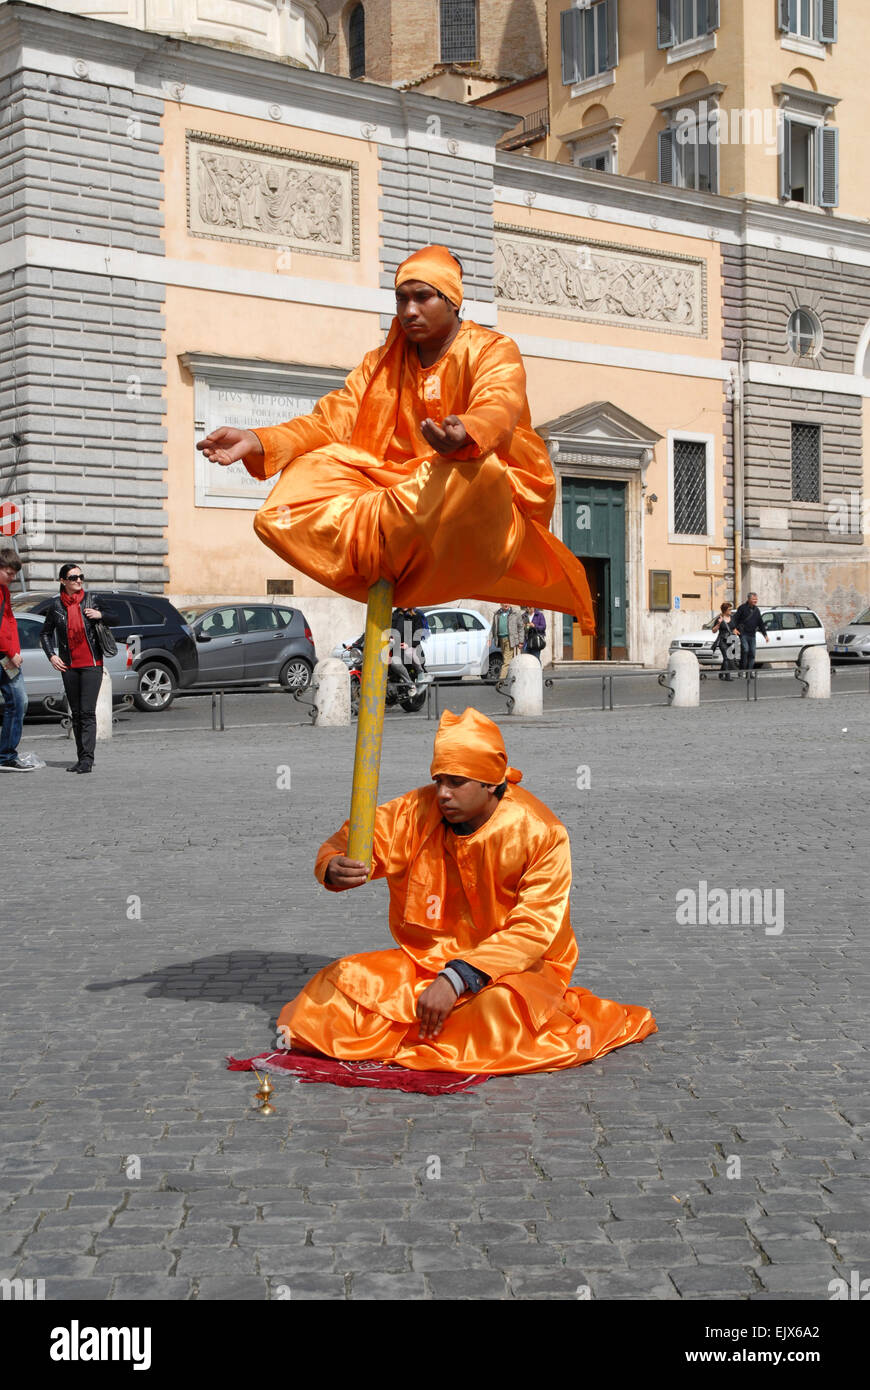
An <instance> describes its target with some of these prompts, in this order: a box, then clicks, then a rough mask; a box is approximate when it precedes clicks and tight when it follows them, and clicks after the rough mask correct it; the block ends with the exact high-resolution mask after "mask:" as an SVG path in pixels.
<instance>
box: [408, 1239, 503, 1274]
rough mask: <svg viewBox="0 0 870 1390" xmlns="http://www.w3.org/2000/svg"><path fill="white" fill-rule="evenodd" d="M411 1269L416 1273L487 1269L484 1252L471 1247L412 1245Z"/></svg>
mask: <svg viewBox="0 0 870 1390" xmlns="http://www.w3.org/2000/svg"><path fill="white" fill-rule="evenodd" d="M410 1258H411V1268H412V1269H414V1270H417V1271H418V1272H420V1271H423V1272H427V1273H428V1271H429V1270H433V1269H434V1270H442V1271H446V1270H449V1269H455V1270H468V1269H483V1270H485V1269H488V1268H489V1267H490V1266H489V1265H488V1263H487V1258H486V1255H485V1254H484V1252H483V1251H482V1250H480V1249H477V1248H476V1247H475V1246H473V1245H432V1246H426V1245H413V1246H411V1247H410Z"/></svg>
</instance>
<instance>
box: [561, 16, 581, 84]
mask: <svg viewBox="0 0 870 1390" xmlns="http://www.w3.org/2000/svg"><path fill="white" fill-rule="evenodd" d="M582 18H583V13H582V11H581V10H563V11H562V13H561V15H560V19H561V21H562V83H563V85H564V86H566V87H570V86H572V84H573V83H575V82H579V80H580V23H581V21H582Z"/></svg>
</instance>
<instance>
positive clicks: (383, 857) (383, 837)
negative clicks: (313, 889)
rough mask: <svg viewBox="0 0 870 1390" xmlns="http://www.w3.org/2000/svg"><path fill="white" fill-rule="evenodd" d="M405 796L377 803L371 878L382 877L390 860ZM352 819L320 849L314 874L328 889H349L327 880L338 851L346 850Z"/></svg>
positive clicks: (337, 890) (315, 862)
mask: <svg viewBox="0 0 870 1390" xmlns="http://www.w3.org/2000/svg"><path fill="white" fill-rule="evenodd" d="M406 800H407V798H406V797H402V796H400V797H397V798H396V799H395V801H387V802H385V803H384V805H383V806H378V808H377V810H376V811H375V833H374V840H373V843H372V871H371V874H370V875H369V878H370V879H372V878H383V877H384V875H385V873H386V871H387V865H388V863H389V860H390V852H391V848H392V844H393V837H394V835H395V833H396V825H397V823H398V819H399V815H400V812H401V808H402V806H403V805H404V803H405V802H406ZM349 827H350V821H349V820H346V821H345V823H344V825H343V826H342V827H341V829H340V830H336V832H335V834H334V835H330V837H329V839H328V840H325V841H324V842H323V844H322V845H321V846H320V849H319V850H318V851H317V858H316V859H315V861H314V877H315V878H316V879H317V880H318V882H320V883H322V884H323V886H324V888H325V889H326V890H327V892H329V893H338V892H346V891H347V890H346V889H338V888H333V887H332V886H331V885H330V884H329V883H326V882H325V878H326V870H327V867H328V865H329V861H330V859H332V858H333V856H334V855H336V854H347V840H348V830H349Z"/></svg>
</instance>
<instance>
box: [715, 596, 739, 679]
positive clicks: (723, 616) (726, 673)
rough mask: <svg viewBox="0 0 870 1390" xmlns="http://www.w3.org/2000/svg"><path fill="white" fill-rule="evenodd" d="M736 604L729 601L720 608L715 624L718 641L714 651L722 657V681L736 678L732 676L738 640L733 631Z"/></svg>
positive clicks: (720, 675) (720, 676)
mask: <svg viewBox="0 0 870 1390" xmlns="http://www.w3.org/2000/svg"><path fill="white" fill-rule="evenodd" d="M733 608H734V604H733V603H731V602H730V601H729V600H728V599H726V600H725V602H724V603H723V604H720V606H719V614H718V617H717V618H716V619H715V620H714V622H713V631H714V633H715V634H716V641H715V642H714V643H713V650H714V651H715V650H716V649H717V648H718V649H719V652H720V653H721V655H722V670H721V671H720V672H719V679H720V681H733V680H734V679H735V677H734V676H733V675H732V674H731V673H732V672H733V670H734V665H735V663H734V643H735V641H736V640H737V638H736V636H735V634H734V633H733V632H732V630H731V624H732V618H731V613H732V610H733Z"/></svg>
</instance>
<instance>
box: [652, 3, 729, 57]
mask: <svg viewBox="0 0 870 1390" xmlns="http://www.w3.org/2000/svg"><path fill="white" fill-rule="evenodd" d="M657 24H658V45H659V48H679V47H680V46H681V45H682V44H691V43H693V41H694V40H696V39H703V38H704V37H705V36H706V35H708V34H713V32H714V31H715V30H716V29H718V28H719V0H657ZM707 46H708V47H711V48H712V47H713V46H714V45H713V43H712V42H711V43H710V44H709V45H707ZM686 56H688V55H686Z"/></svg>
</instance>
